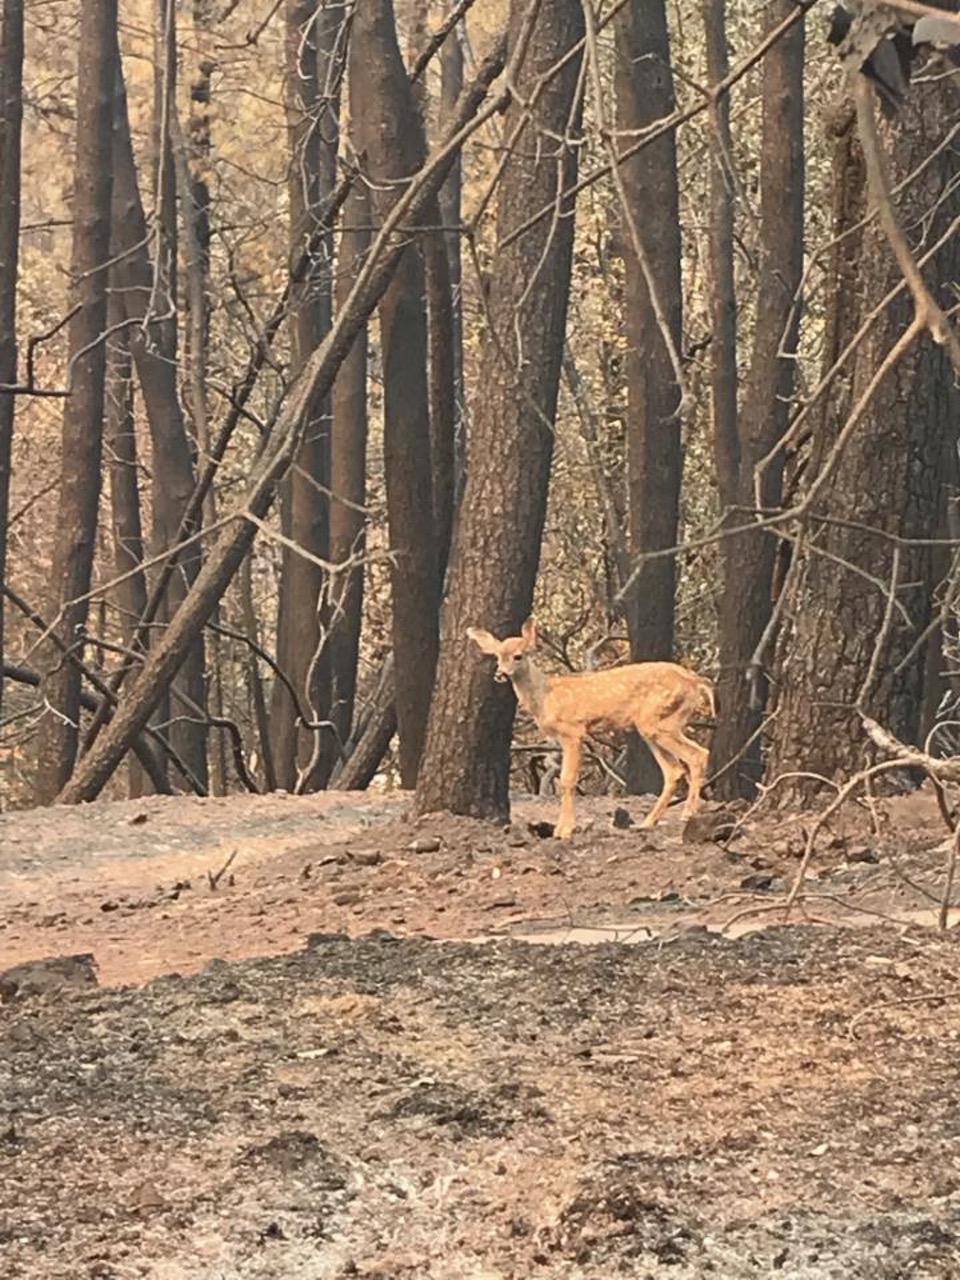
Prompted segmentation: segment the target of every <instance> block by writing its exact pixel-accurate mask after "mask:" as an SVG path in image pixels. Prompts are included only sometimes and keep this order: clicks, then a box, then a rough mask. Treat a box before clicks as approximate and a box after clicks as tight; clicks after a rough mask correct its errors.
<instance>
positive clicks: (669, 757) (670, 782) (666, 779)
mask: <svg viewBox="0 0 960 1280" xmlns="http://www.w3.org/2000/svg"><path fill="white" fill-rule="evenodd" d="M644 741H645V742H646V744H647V746H648V747H649V748H650V752H651V754H652V755H653V758H654V760H656V762H657V764H658V765H659V766H660V772H661V773H662V774H663V790H662V791H661V792H660V794H659V796H657V799H656V802H655V804H654V806H653V808H652V809H651V810H650V812H649V813H648V814H647V816H646V817H645V818H644V820H643V821H642V822H641V823H640V826H641V827H645V828H648V829H649V828H650V827H655V826H656V825H657V823H658V822H659V821H660V815H661V814H662V813H663V811H664V809H666V807H667V805H668V804H669V803H670V801H671V800H672V799H673V797H674V794H675V792H676V790H677V784H678V783H679V781H680V779H681V778H682V777H683V775H684V773H685V772H686V770H685V769H684V767H683V765H682V764H681V763H680V761H679V760H678V759H677V757H676V756H675V755H674V754H673V752H672V751H671V750H668V748H667V747H666V746H665V745H664V744H663V742H662V741H661V740H660V739H659V738H658V739H657V740H656V741H653V739H651V738H648V737H646V735H644Z"/></svg>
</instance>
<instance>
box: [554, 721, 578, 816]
mask: <svg viewBox="0 0 960 1280" xmlns="http://www.w3.org/2000/svg"><path fill="white" fill-rule="evenodd" d="M560 745H561V747H562V748H563V765H562V767H561V769H560V796H561V800H560V821H559V822H558V823H557V825H556V828H555V830H554V835H555V836H556V837H557V839H558V840H566V839H567V837H568V836H572V835H573V828H574V827H575V826H576V816H575V814H574V810H573V797H574V795H575V793H576V788H577V775H578V774H579V772H580V750H581V744H580V739H579V738H563V739H561V741H560Z"/></svg>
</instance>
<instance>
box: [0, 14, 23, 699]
mask: <svg viewBox="0 0 960 1280" xmlns="http://www.w3.org/2000/svg"><path fill="white" fill-rule="evenodd" d="M2 23H3V27H2V30H0V384H2V383H8V384H12V383H15V382H16V380H17V269H18V266H17V264H18V260H19V252H20V136H21V125H22V123H23V0H3V12H2ZM15 404H16V399H15V397H14V396H13V395H9V394H6V395H5V394H4V393H3V392H2V391H0V582H3V580H4V578H5V576H6V565H7V521H8V517H9V511H10V468H11V465H12V457H13V420H14V406H15ZM3 622H4V600H3V596H2V595H0V712H2V711H3V683H4V677H3V656H4V625H3Z"/></svg>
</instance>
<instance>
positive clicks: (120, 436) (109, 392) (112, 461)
mask: <svg viewBox="0 0 960 1280" xmlns="http://www.w3.org/2000/svg"><path fill="white" fill-rule="evenodd" d="M122 316H123V303H122V301H121V300H120V296H119V295H118V294H117V292H116V291H115V290H111V293H110V298H109V302H108V306H107V317H108V323H109V328H110V329H111V330H114V332H112V335H111V337H110V340H109V345H108V347H107V375H106V377H107V382H106V401H107V403H106V414H105V423H106V444H107V450H108V459H109V475H110V510H111V515H112V518H113V565H114V569H115V571H116V574H117V577H121V575H125V576H123V577H122V580H121V581H120V582H118V583H117V586H116V587H115V588H114V593H113V596H114V603H115V605H116V607H117V610H118V612H119V617H120V635H121V637H122V639H123V643H124V645H125V646H126V647H127V648H133V647H134V646H136V644H137V640H136V631H137V620H138V619H139V618H140V617H141V616H142V615H143V611H144V610H145V608H146V606H147V583H146V578H145V576H144V572H143V569H142V567H141V566H142V564H143V527H142V521H141V515H140V480H139V474H138V462H137V437H136V431H135V424H134V413H133V362H132V360H131V357H130V340H129V335H128V334H127V332H126V329H125V328H121V327H118V326H119V325H120V324H121V321H122ZM150 790H151V787H150V786H149V779H148V778H147V776H146V774H145V772H144V770H143V766H142V765H141V764H140V763H139V761H137V760H136V759H135V758H134V757H131V760H130V775H129V795H130V797H131V799H133V798H135V797H137V796H142V795H144V794H146V793H147V792H149V791H150Z"/></svg>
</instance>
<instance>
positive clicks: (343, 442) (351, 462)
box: [330, 185, 379, 763]
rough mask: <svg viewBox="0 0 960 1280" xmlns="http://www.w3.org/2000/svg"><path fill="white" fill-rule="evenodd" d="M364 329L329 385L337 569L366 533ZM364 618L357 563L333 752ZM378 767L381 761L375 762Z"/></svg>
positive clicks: (345, 273)
mask: <svg viewBox="0 0 960 1280" xmlns="http://www.w3.org/2000/svg"><path fill="white" fill-rule="evenodd" d="M369 225H370V202H369V200H368V198H367V190H366V187H364V186H363V185H357V186H355V187H354V189H353V190H352V191H351V193H350V196H349V198H348V200H347V206H346V210H345V213H344V225H343V232H342V234H341V236H340V251H339V254H338V256H337V294H338V296H337V309H338V310H339V309H340V308H341V307H342V306H343V305H344V304H345V302H346V300H347V298H348V297H349V294H350V290H351V289H352V288H353V283H354V280H355V279H356V275H357V272H358V270H359V268H360V264H361V263H362V261H363V258H364V256H365V254H366V252H367V249H368V247H369V243H370V231H369ZM366 476H367V329H366V326H364V327H363V328H362V329H361V330H360V332H359V333H358V334H357V337H356V339H355V340H354V344H353V346H352V347H351V349H350V354H349V355H348V356H347V358H346V360H344V362H343V364H342V366H341V368H340V372H339V373H338V375H337V380H336V382H335V383H334V384H333V448H332V454H331V463H330V493H331V499H330V559H331V560H332V561H333V563H334V564H343V563H344V562H345V561H347V560H349V559H350V558H351V557H354V556H360V555H362V553H363V549H364V531H365V529H366V522H367V521H366V513H365V511H364V505H365V503H366V497H367V491H366ZM362 618H363V565H362V564H356V565H353V566H352V567H351V568H349V569H347V570H346V571H345V572H343V573H341V574H338V575H337V577H336V578H335V579H334V580H333V581H332V582H331V584H330V719H331V721H332V723H333V726H334V736H335V738H336V742H337V748H338V751H341V752H342V750H343V748H344V746H345V745H346V742H347V739H348V738H349V737H350V727H351V725H352V724H353V707H354V699H355V695H356V688H357V659H358V655H359V651H360V626H361V621H362ZM378 763H379V762H378Z"/></svg>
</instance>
